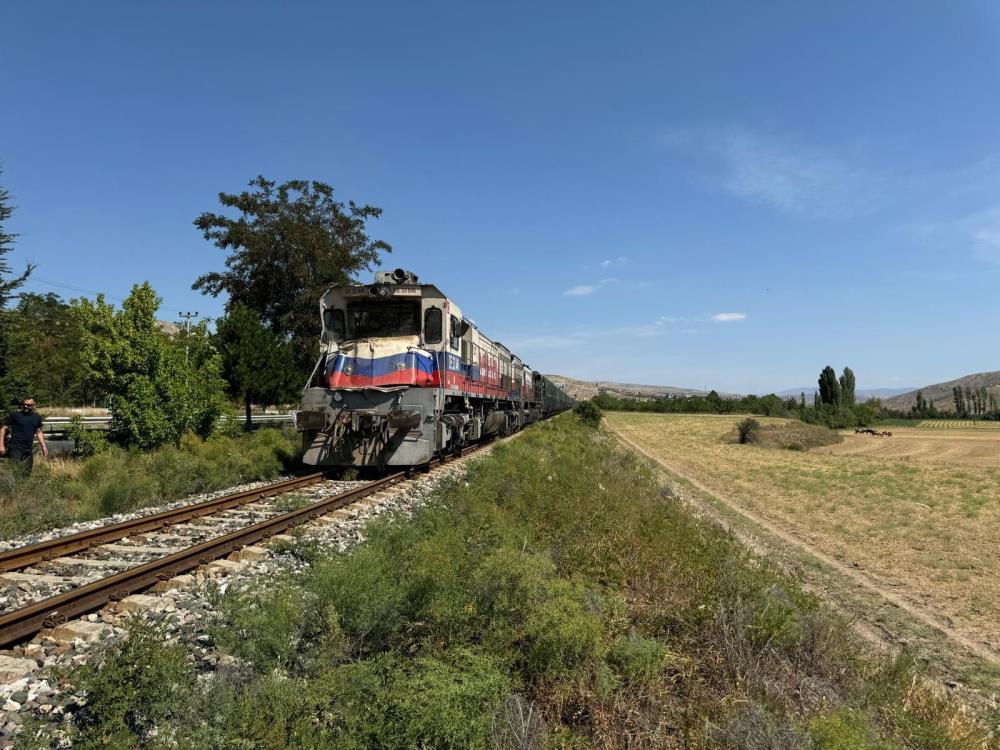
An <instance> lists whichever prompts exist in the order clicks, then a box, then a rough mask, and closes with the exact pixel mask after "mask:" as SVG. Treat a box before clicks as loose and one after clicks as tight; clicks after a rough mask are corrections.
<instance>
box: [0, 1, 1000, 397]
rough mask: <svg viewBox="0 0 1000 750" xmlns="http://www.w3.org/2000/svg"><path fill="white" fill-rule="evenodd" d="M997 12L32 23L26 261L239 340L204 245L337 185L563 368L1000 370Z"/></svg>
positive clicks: (405, 256)
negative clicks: (197, 318) (244, 217)
mask: <svg viewBox="0 0 1000 750" xmlns="http://www.w3.org/2000/svg"><path fill="white" fill-rule="evenodd" d="M998 7H1000V6H996V5H995V4H992V3H985V2H958V3H948V4H944V3H934V4H932V3H921V2H906V3H902V2H891V3H889V2H885V3H879V2H843V3H836V4H819V3H799V2H774V3H768V4H749V3H740V2H735V1H734V2H698V3H686V4H681V3H671V4H667V3H615V4H611V3H607V4H591V3H569V2H566V3H548V2H533V3H525V4H518V3H503V4H500V3H496V4H485V3H452V4H448V3H436V2H425V3H398V4H395V3H382V4H358V3H352V4H336V3H320V2H316V3H296V2H286V3H280V4H279V3H253V2H239V3H237V2H212V3H193V2H170V3H167V2H162V3H153V2H150V3H134V2H117V3H112V2H107V3H48V2H37V3H21V4H16V5H15V4H6V5H5V6H4V8H3V10H2V11H0V13H2V15H0V26H2V28H3V33H2V38H3V68H4V76H3V81H2V84H0V108H2V113H3V114H2V115H0V162H2V164H3V168H4V174H3V182H4V185H5V187H7V188H8V189H9V190H10V191H11V193H12V194H13V195H14V197H15V203H16V205H17V211H16V213H15V216H14V219H13V220H12V221H11V223H10V227H9V228H10V230H12V231H16V232H19V233H21V235H22V236H21V238H20V240H19V243H18V245H17V251H16V253H15V257H14V260H15V262H20V261H24V260H31V261H33V262H36V263H38V270H37V272H36V279H35V280H34V281H33V282H32V284H31V288H33V289H35V290H48V289H51V290H52V291H56V292H59V293H61V294H63V295H65V296H76V295H77V293H76V292H74V291H73V290H71V289H67V288H66V286H72V287H77V288H79V289H85V290H103V291H105V292H106V293H107V294H108V295H109V296H111V297H122V296H124V295H125V294H127V292H128V289H129V288H130V286H131V285H132V284H133V283H135V282H138V281H142V280H144V279H149V280H150V281H151V282H152V283H153V284H154V286H155V287H156V289H157V290H158V291H159V292H160V294H161V295H162V296H163V297H164V309H163V311H162V317H165V318H175V317H176V313H177V312H178V311H180V310H197V311H199V312H200V313H201V314H202V315H203V316H204V315H209V316H210V315H215V314H218V313H219V312H220V310H221V306H222V302H221V300H213V299H211V298H205V297H203V296H201V295H200V294H198V293H196V292H193V291H191V289H190V285H191V282H192V281H193V280H194V279H195V278H196V277H197V276H198V275H199V274H201V273H203V272H205V271H206V270H209V269H213V268H219V267H221V265H222V261H223V255H222V252H221V251H219V250H217V249H216V248H214V246H212V245H211V244H209V243H208V242H206V241H205V240H203V239H202V238H201V236H200V234H199V233H198V232H197V230H195V229H194V227H193V226H192V224H191V222H192V220H193V219H194V218H195V217H196V216H197V215H198V214H199V213H200V212H202V211H204V210H214V209H215V208H216V205H217V204H216V195H217V193H218V192H219V191H237V190H239V189H242V187H243V186H244V185H245V184H246V183H247V182H248V181H249V180H250V179H251V178H253V177H254V176H255V175H257V174H264V175H265V176H267V177H269V178H271V179H277V180H284V179H290V178H308V179H319V180H323V181H326V182H329V183H331V184H333V185H334V186H335V187H336V188H337V190H338V193H339V195H340V196H341V197H342V198H343V199H345V200H346V199H348V198H351V199H354V200H356V201H360V202H370V203H373V204H375V205H378V206H381V207H382V208H383V209H385V214H384V216H383V218H382V219H380V220H379V221H378V222H377V223H375V224H374V225H372V227H371V231H372V234H373V236H375V237H377V238H381V239H385V240H387V241H389V242H390V243H392V245H393V246H394V248H395V250H394V252H393V253H392V255H391V256H389V257H388V258H387V260H386V265H387V266H389V267H395V266H404V267H406V268H411V269H413V270H414V271H416V272H417V273H418V274H419V275H420V276H421V278H422V279H423V280H425V281H433V282H435V283H437V284H438V285H439V286H441V287H442V289H444V290H445V291H446V292H447V293H448V294H449V295H451V296H453V297H454V299H455V300H456V301H457V302H458V303H459V304H460V305H462V307H463V309H464V310H465V311H466V312H467V314H468V315H470V316H471V317H472V318H474V319H475V320H476V321H477V323H479V325H480V326H481V327H482V328H483V329H484V330H485V331H486V332H487V333H488V334H490V335H492V336H494V337H496V338H499V339H500V340H502V341H504V342H505V343H507V344H508V345H510V346H511V347H512V348H513V349H515V351H517V352H519V353H520V354H522V356H523V357H524V358H525V359H526V360H527V361H528V362H529V364H531V365H532V366H534V367H537V368H539V369H542V370H544V371H547V372H558V373H562V374H566V375H572V376H576V377H580V378H585V379H597V378H601V379H612V380H620V381H622V380H623V381H630V382H647V383H659V384H670V385H681V386H689V387H704V386H706V385H707V386H708V387H709V388H712V387H715V388H718V389H720V390H727V391H739V392H747V391H765V390H771V389H781V388H785V387H796V386H801V385H804V384H809V383H812V382H814V381H815V378H816V375H817V374H818V372H819V370H820V369H821V368H822V366H823V365H825V364H827V363H830V364H833V365H834V366H835V367H837V368H838V369H839V368H840V367H841V366H843V365H844V364H849V365H850V366H851V367H852V368H853V369H854V370H855V372H856V373H857V375H858V382H859V387H877V386H899V385H921V384H925V383H930V382H936V381H940V380H945V379H949V378H952V377H957V376H960V375H963V374H966V373H968V372H974V371H982V370H993V369H1000V361H998V359H997V351H998V346H997V344H998V340H997V339H998V334H997V332H998V331H1000V306H998V305H997V293H996V289H997V286H998V281H1000V128H998V127H997V123H998V121H1000V97H998V92H1000V85H998V83H1000V76H998V73H1000V10H998ZM54 284H61V285H63V286H55V285H54Z"/></svg>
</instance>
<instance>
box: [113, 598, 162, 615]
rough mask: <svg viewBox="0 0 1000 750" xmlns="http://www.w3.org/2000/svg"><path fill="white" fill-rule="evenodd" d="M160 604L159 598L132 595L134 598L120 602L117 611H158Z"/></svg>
mask: <svg viewBox="0 0 1000 750" xmlns="http://www.w3.org/2000/svg"><path fill="white" fill-rule="evenodd" d="M159 603H160V599H159V597H156V596H149V595H147V594H132V596H126V597H125V598H124V599H122V600H121V601H120V602H118V604H116V605H115V609H116V610H117V611H118V612H142V611H144V610H148V609H156V606H157V605H158V604H159Z"/></svg>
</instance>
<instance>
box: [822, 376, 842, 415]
mask: <svg viewBox="0 0 1000 750" xmlns="http://www.w3.org/2000/svg"><path fill="white" fill-rule="evenodd" d="M819 400H820V402H821V403H823V404H829V405H830V406H832V407H834V408H835V409H836V408H839V407H840V403H841V393H840V381H838V380H837V373H836V372H834V371H833V368H832V367H830V365H827V366H826V367H824V368H823V372H821V373H820V374H819Z"/></svg>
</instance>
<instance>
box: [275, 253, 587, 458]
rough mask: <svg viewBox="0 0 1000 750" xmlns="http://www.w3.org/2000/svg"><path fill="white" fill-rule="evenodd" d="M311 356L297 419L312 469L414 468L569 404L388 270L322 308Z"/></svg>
mask: <svg viewBox="0 0 1000 750" xmlns="http://www.w3.org/2000/svg"><path fill="white" fill-rule="evenodd" d="M319 309H320V320H321V322H322V333H321V335H320V350H321V351H320V357H319V361H318V362H317V363H316V367H315V368H314V370H313V373H312V375H311V376H310V378H309V381H308V382H307V384H306V387H305V389H304V390H303V394H302V405H301V408H300V410H299V411H298V412H296V414H295V424H296V428H297V429H298V430H299V431H300V432H301V433H302V438H303V448H304V455H303V461H304V463H306V464H310V465H312V466H328V467H347V466H358V467H368V466H370V467H378V468H384V467H388V466H418V465H421V464H425V463H427V462H428V461H430V460H431V458H433V457H434V456H437V455H441V454H445V453H451V452H458V451H459V450H460V449H461V448H462V446H464V445H466V444H467V443H471V442H474V441H477V440H482V439H484V438H487V437H491V436H497V435H508V434H510V433H512V432H515V431H516V430H519V429H521V428H522V427H524V426H525V425H527V424H530V423H531V422H535V421H537V420H539V419H541V418H543V417H546V416H549V415H551V414H555V413H556V412H559V411H563V410H565V409H567V408H569V407H570V406H572V405H573V403H574V401H573V399H571V398H570V397H569V396H567V395H566V394H565V393H564V392H563V391H562V390H561V389H560V388H559V387H558V386H556V385H555V384H554V383H553V382H552V381H550V380H548V379H547V378H545V377H544V376H543V375H542V374H541V373H538V372H535V371H534V370H532V369H531V368H530V367H528V366H527V365H526V364H525V363H524V362H523V361H522V360H521V359H520V358H519V357H518V356H517V355H516V354H514V353H513V352H511V351H510V350H509V349H508V348H507V347H505V346H504V345H503V344H501V343H500V342H498V341H493V340H492V339H490V338H489V337H487V336H486V335H485V334H484V333H483V332H482V331H480V330H479V329H478V328H477V327H476V325H475V324H474V323H473V322H472V321H471V320H469V319H468V318H466V317H465V316H464V315H463V314H462V311H461V309H460V308H459V306H458V305H457V304H455V302H454V301H452V300H451V299H449V298H448V297H446V296H445V295H444V293H443V292H441V290H440V289H438V288H437V287H436V286H434V285H433V284H419V283H418V282H417V277H416V275H415V274H413V273H411V272H409V271H404V270H403V269H401V268H397V269H396V270H395V271H392V272H386V273H377V274H376V275H375V283H374V284H370V285H347V286H334V287H331V288H330V289H328V290H327V291H326V293H325V294H324V295H323V296H322V298H321V299H320V305H319Z"/></svg>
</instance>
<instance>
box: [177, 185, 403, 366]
mask: <svg viewBox="0 0 1000 750" xmlns="http://www.w3.org/2000/svg"><path fill="white" fill-rule="evenodd" d="M333 192H334V189H333V187H331V186H330V185H327V184H326V183H323V182H315V181H310V180H290V181H288V182H285V183H283V184H281V185H277V184H276V183H275V182H273V181H271V180H267V179H265V178H264V177H257V178H256V179H255V180H252V181H251V182H250V190H246V191H244V192H242V193H239V194H230V193H219V202H220V203H221V204H222V205H223V206H224V207H226V208H232V209H236V211H238V212H239V216H238V217H236V218H233V217H230V216H226V215H224V214H216V213H209V212H206V213H203V214H201V216H199V217H198V218H197V219H195V221H194V225H195V226H196V227H197V228H198V229H200V230H201V232H202V234H203V235H204V237H205V239H207V240H211V241H212V242H214V243H215V245H216V246H217V247H219V248H220V249H222V250H225V251H226V252H228V254H229V255H228V257H227V258H226V270H225V271H222V272H213V273H207V274H204V275H203V276H200V277H198V279H197V280H196V281H195V283H194V285H193V287H192V288H194V289H200V290H201V291H202V292H203V293H205V294H211V295H212V296H218V295H219V294H221V293H223V292H225V293H227V294H228V295H229V303H228V304H229V305H235V304H240V305H243V306H245V307H248V308H249V309H251V310H253V311H254V312H256V313H257V314H258V315H259V316H260V318H261V320H263V322H264V323H265V324H266V325H267V326H268V328H270V329H271V331H273V332H274V333H276V334H278V335H279V336H281V337H282V338H284V339H287V340H290V341H291V342H292V343H293V346H294V351H295V353H296V358H295V359H296V365H297V366H298V368H299V370H300V371H308V370H309V369H311V368H312V366H313V364H314V363H315V356H316V353H317V352H318V346H317V341H318V334H319V329H320V323H319V320H318V319H317V306H318V300H319V297H320V295H321V294H322V293H323V292H324V291H325V290H326V289H327V288H328V287H330V286H333V285H335V284H344V283H348V282H351V281H353V280H354V279H355V277H356V275H357V274H358V273H360V272H361V271H364V270H369V269H371V268H372V267H373V266H375V265H378V261H379V257H380V253H383V252H386V253H388V252H391V251H392V248H391V246H390V245H389V244H388V243H386V242H383V241H381V240H373V239H371V237H369V236H368V231H367V222H368V221H369V220H370V219H377V218H378V217H379V216H381V214H382V209H381V208H377V207H375V206H370V205H367V204H366V205H363V206H359V205H357V204H355V203H354V201H348V203H347V205H346V206H345V204H344V203H342V202H339V201H336V200H334V198H333Z"/></svg>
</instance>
